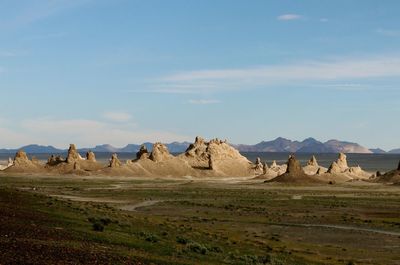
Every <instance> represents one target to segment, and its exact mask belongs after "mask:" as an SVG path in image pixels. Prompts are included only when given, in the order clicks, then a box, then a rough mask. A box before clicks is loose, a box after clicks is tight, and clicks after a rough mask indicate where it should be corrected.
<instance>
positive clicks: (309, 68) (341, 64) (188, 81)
mask: <svg viewBox="0 0 400 265" xmlns="http://www.w3.org/2000/svg"><path fill="white" fill-rule="evenodd" d="M385 77H400V56H399V55H385V56H376V57H363V58H354V57H349V58H339V59H330V60H316V61H305V62H298V63H291V64H278V65H266V66H257V67H248V68H239V69H214V70H199V71H185V72H180V73H176V74H172V75H169V76H165V77H163V78H162V79H161V80H160V83H161V84H164V85H165V86H168V87H169V89H174V90H176V91H192V92H193V91H194V92H195V91H197V92H205V91H220V90H237V89H246V88H247V89H251V88H255V87H268V86H271V85H281V84H293V83H296V82H312V83H315V81H329V82H333V81H335V82H348V81H347V80H363V79H368V78H385ZM156 86H158V85H156ZM203 86H204V89H199V88H201V87H203ZM192 87H196V88H195V89H192Z"/></svg>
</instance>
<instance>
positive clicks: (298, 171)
mask: <svg viewBox="0 0 400 265" xmlns="http://www.w3.org/2000/svg"><path fill="white" fill-rule="evenodd" d="M286 173H287V174H291V175H302V174H304V171H303V168H302V167H301V165H300V162H299V161H298V160H297V159H296V158H295V157H294V156H293V155H291V156H290V157H289V160H288V162H287V169H286Z"/></svg>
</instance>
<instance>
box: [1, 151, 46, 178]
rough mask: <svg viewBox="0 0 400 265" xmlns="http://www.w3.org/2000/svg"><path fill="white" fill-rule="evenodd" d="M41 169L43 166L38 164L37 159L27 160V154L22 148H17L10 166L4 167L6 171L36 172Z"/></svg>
mask: <svg viewBox="0 0 400 265" xmlns="http://www.w3.org/2000/svg"><path fill="white" fill-rule="evenodd" d="M41 169H43V168H42V166H41V165H40V163H39V160H37V159H36V160H35V161H32V160H29V158H28V156H27V155H26V153H25V152H24V151H23V150H19V151H18V152H17V153H16V154H15V157H14V161H13V164H12V166H10V167H8V168H6V170H7V171H11V172H13V171H14V172H23V173H31V172H38V171H40V170H41Z"/></svg>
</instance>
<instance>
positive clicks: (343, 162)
mask: <svg viewBox="0 0 400 265" xmlns="http://www.w3.org/2000/svg"><path fill="white" fill-rule="evenodd" d="M348 168H349V166H348V165H347V156H346V155H345V154H343V153H340V154H339V157H338V159H337V160H336V161H334V162H333V163H332V164H331V166H330V167H329V169H328V173H332V174H338V173H344V172H345V171H346V170H347V169H348Z"/></svg>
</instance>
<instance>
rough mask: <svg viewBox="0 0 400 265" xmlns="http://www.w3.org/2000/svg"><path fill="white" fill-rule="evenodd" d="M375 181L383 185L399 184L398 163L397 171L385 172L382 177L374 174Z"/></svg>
mask: <svg viewBox="0 0 400 265" xmlns="http://www.w3.org/2000/svg"><path fill="white" fill-rule="evenodd" d="M376 176H377V177H376V181H378V182H385V183H400V162H399V165H398V166H397V169H394V170H391V171H389V172H386V173H385V174H383V175H379V174H376Z"/></svg>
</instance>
